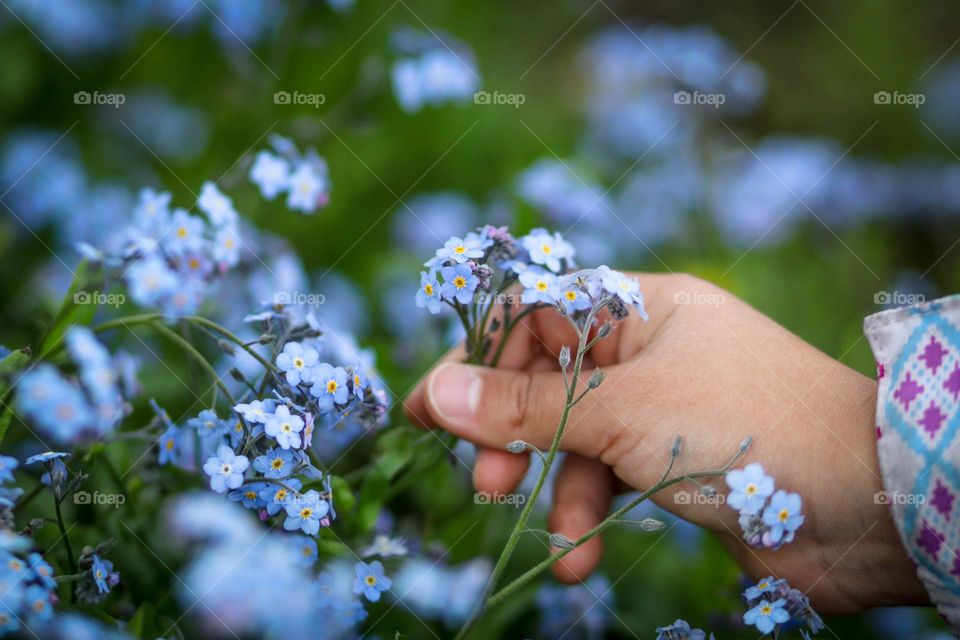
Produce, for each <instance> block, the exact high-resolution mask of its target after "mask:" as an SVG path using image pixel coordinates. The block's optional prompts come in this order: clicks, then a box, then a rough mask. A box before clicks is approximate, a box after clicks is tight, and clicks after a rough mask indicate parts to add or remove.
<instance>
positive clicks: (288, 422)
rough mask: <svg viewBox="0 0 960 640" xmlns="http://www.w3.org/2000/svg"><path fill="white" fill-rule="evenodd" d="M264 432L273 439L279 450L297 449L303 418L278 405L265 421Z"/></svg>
mask: <svg viewBox="0 0 960 640" xmlns="http://www.w3.org/2000/svg"><path fill="white" fill-rule="evenodd" d="M264 431H265V432H266V434H267V435H268V436H270V437H271V438H275V439H276V440H277V444H279V445H280V447H281V448H283V449H290V448H291V447H293V448H297V447H299V446H300V443H301V440H300V432H301V431H303V418H301V417H300V416H295V415H293V414H292V413H290V409H288V408H287V406H286V405H280V406H279V407H277V410H276V411H274V413H273V415H272V416H270V419H269V420H267V424H266V426H265V427H264Z"/></svg>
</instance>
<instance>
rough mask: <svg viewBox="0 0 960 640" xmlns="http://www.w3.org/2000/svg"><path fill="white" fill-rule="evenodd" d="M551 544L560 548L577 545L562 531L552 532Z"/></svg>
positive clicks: (573, 547) (570, 547)
mask: <svg viewBox="0 0 960 640" xmlns="http://www.w3.org/2000/svg"><path fill="white" fill-rule="evenodd" d="M550 546H552V547H557V548H558V549H576V548H577V545H576V544H575V543H574V542H573V540H571V539H570V538H568V537H567V536H565V535H563V534H562V533H551V534H550Z"/></svg>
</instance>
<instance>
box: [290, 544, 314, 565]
mask: <svg viewBox="0 0 960 640" xmlns="http://www.w3.org/2000/svg"><path fill="white" fill-rule="evenodd" d="M294 540H295V542H294V545H295V546H296V548H297V555H298V557H299V558H300V560H301V562H302V563H303V566H304V567H312V566H313V565H314V564H315V563H316V562H317V541H316V540H314V539H313V538H311V537H310V536H295V537H294Z"/></svg>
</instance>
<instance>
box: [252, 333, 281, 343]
mask: <svg viewBox="0 0 960 640" xmlns="http://www.w3.org/2000/svg"><path fill="white" fill-rule="evenodd" d="M276 339H277V336H275V335H273V334H272V333H264V334H263V335H261V336H260V337H259V338H257V342H258V343H260V344H273V341H274V340H276Z"/></svg>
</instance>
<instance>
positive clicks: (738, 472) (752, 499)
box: [726, 462, 774, 514]
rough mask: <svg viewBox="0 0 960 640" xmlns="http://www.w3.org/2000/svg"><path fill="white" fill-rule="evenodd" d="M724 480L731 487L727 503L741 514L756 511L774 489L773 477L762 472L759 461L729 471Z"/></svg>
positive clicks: (761, 506)
mask: <svg viewBox="0 0 960 640" xmlns="http://www.w3.org/2000/svg"><path fill="white" fill-rule="evenodd" d="M726 482H727V486H728V487H730V489H731V491H730V493H729V494H728V495H727V504H728V505H730V506H731V507H733V508H734V509H736V510H737V511H739V512H740V513H742V514H754V513H758V512H759V511H760V510H761V509H762V508H763V505H764V503H765V502H766V500H767V498H768V497H769V496H770V495H771V494H772V493H773V489H774V484H773V478H771V477H770V476H768V475H767V474H766V473H764V470H763V465H761V464H760V463H759V462H754V463H752V464H748V465H747V466H746V467H744V468H743V469H734V470H733V471H730V472H729V473H727V476H726Z"/></svg>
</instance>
